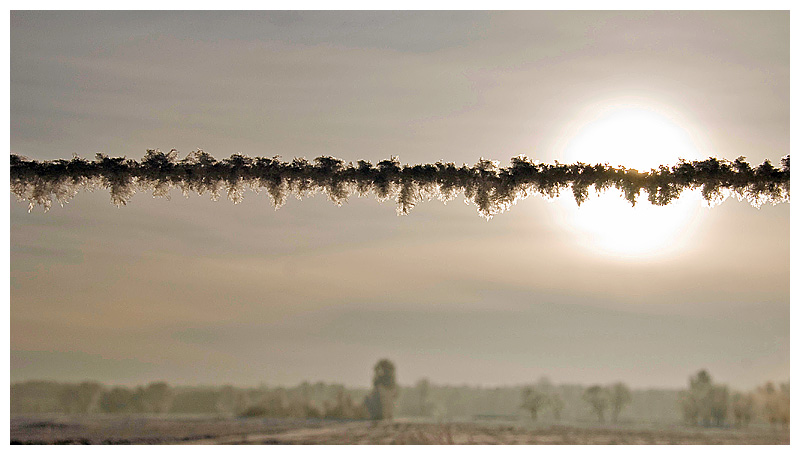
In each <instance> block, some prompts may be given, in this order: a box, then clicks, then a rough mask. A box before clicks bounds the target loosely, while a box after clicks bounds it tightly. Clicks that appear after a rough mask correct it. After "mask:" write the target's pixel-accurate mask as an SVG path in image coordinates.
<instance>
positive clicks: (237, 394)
mask: <svg viewBox="0 0 800 455" xmlns="http://www.w3.org/2000/svg"><path fill="white" fill-rule="evenodd" d="M216 408H217V411H218V412H220V413H222V414H240V413H242V412H243V411H244V410H245V409H247V408H248V406H247V396H246V394H245V393H244V392H243V391H242V390H240V389H237V388H235V387H233V386H231V385H225V386H222V387H221V388H220V389H219V394H218V396H217V404H216Z"/></svg>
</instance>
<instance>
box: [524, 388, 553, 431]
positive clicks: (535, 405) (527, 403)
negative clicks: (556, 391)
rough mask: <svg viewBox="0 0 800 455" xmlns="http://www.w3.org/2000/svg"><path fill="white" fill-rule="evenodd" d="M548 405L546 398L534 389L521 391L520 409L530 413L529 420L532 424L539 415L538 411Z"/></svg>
mask: <svg viewBox="0 0 800 455" xmlns="http://www.w3.org/2000/svg"><path fill="white" fill-rule="evenodd" d="M547 404H548V396H547V395H546V394H544V393H542V392H540V391H539V390H537V389H536V388H535V387H525V388H524V389H522V407H523V408H525V409H527V410H528V412H530V413H531V420H533V421H534V422H535V421H536V418H537V417H538V415H539V410H541V409H542V408H544V407H545V406H546V405H547Z"/></svg>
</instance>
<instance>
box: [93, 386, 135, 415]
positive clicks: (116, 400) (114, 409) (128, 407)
mask: <svg viewBox="0 0 800 455" xmlns="http://www.w3.org/2000/svg"><path fill="white" fill-rule="evenodd" d="M133 399H134V392H132V391H131V390H129V389H127V388H125V387H114V388H112V389H111V390H109V391H106V392H105V393H104V394H103V396H102V397H101V398H100V409H101V410H103V411H104V412H108V413H121V412H130V411H133V410H134V409H133V407H134V406H133V401H134V400H133Z"/></svg>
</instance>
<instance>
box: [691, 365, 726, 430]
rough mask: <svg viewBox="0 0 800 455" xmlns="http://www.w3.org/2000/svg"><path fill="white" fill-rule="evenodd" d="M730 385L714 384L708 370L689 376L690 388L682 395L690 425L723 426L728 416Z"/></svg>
mask: <svg viewBox="0 0 800 455" xmlns="http://www.w3.org/2000/svg"><path fill="white" fill-rule="evenodd" d="M728 395H729V394H728V387H726V386H724V385H721V384H714V383H713V381H712V380H711V375H709V374H708V371H706V370H700V371H699V372H698V373H697V374H696V375H695V376H690V377H689V390H687V391H685V392H683V393H682V394H681V397H680V405H681V408H682V410H683V415H684V420H685V422H686V423H688V424H690V425H697V424H702V425H704V426H711V425H716V426H722V425H724V424H725V421H726V420H727V417H728V401H729V397H728Z"/></svg>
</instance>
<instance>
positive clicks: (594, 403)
mask: <svg viewBox="0 0 800 455" xmlns="http://www.w3.org/2000/svg"><path fill="white" fill-rule="evenodd" d="M583 399H584V400H585V401H586V402H587V403H589V405H590V406H591V407H592V410H593V411H594V413H595V415H597V419H598V420H599V421H600V423H604V422H605V412H606V408H608V405H609V402H610V397H609V393H608V390H606V389H605V388H604V387H602V386H599V385H594V386H591V387H589V388H588V389H586V391H585V392H583Z"/></svg>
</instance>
